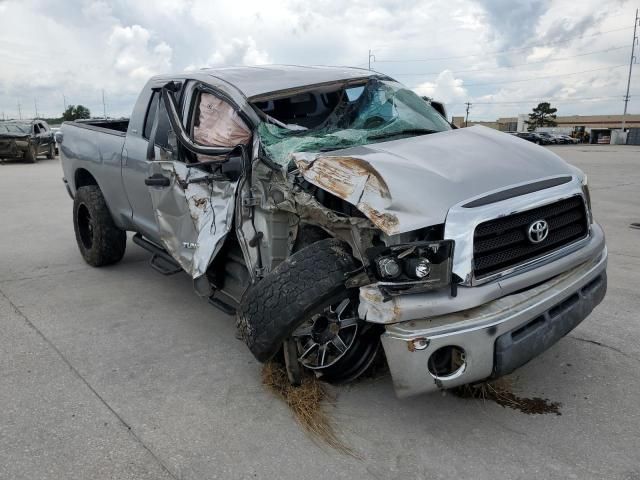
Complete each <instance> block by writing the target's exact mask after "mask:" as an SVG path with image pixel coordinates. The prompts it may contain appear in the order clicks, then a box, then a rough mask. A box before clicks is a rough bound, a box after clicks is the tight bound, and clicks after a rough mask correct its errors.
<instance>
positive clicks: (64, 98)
mask: <svg viewBox="0 0 640 480" xmlns="http://www.w3.org/2000/svg"><path fill="white" fill-rule="evenodd" d="M62 105H64V111H65V112H66V111H67V97H65V96H64V93H63V94H62Z"/></svg>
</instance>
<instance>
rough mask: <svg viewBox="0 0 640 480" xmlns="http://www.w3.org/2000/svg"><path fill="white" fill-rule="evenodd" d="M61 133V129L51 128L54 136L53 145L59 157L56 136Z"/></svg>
mask: <svg viewBox="0 0 640 480" xmlns="http://www.w3.org/2000/svg"><path fill="white" fill-rule="evenodd" d="M59 131H60V127H51V133H52V135H53V144H54V145H55V151H56V155H59V154H60V152H59V150H58V141H57V140H56V134H57V133H58V132H59Z"/></svg>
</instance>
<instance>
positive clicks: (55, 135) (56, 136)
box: [53, 130, 63, 143]
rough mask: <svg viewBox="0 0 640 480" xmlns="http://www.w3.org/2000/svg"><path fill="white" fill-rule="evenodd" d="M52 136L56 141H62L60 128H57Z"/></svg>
mask: <svg viewBox="0 0 640 480" xmlns="http://www.w3.org/2000/svg"><path fill="white" fill-rule="evenodd" d="M53 138H54V139H55V141H56V143H62V138H63V135H62V132H61V131H60V130H58V131H57V132H56V133H54V134H53Z"/></svg>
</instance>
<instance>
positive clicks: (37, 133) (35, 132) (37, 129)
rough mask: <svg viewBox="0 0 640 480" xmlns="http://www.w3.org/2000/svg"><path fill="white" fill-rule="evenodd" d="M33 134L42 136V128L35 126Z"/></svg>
mask: <svg viewBox="0 0 640 480" xmlns="http://www.w3.org/2000/svg"><path fill="white" fill-rule="evenodd" d="M33 133H34V134H36V135H40V127H38V125H34V126H33Z"/></svg>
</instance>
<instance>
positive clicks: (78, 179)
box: [73, 168, 102, 191]
mask: <svg viewBox="0 0 640 480" xmlns="http://www.w3.org/2000/svg"><path fill="white" fill-rule="evenodd" d="M89 185H95V186H97V187H98V188H100V185H99V184H98V181H97V180H96V177H94V176H93V175H92V174H91V172H89V170H87V169H86V168H77V169H76V171H75V172H74V174H73V186H74V188H75V190H76V191H77V190H78V189H79V188H80V187H87V186H89ZM101 190H102V189H101Z"/></svg>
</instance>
